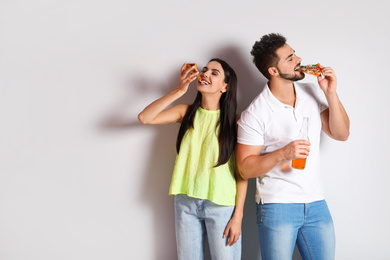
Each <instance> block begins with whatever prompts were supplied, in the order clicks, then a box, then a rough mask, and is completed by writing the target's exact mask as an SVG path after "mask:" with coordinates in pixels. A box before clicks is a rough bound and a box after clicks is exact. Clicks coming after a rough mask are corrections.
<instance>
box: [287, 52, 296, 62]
mask: <svg viewBox="0 0 390 260" xmlns="http://www.w3.org/2000/svg"><path fill="white" fill-rule="evenodd" d="M294 54H295V50H294V52H293V53H292V54H290V55H288V56H287V58H286V60H288V59H289V58H290V57H292V56H293V55H294Z"/></svg>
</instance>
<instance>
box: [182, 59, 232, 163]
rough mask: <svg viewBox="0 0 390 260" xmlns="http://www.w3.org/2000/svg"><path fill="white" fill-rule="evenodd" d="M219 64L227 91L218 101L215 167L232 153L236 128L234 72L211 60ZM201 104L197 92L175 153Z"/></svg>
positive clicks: (219, 61)
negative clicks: (217, 145) (217, 152)
mask: <svg viewBox="0 0 390 260" xmlns="http://www.w3.org/2000/svg"><path fill="white" fill-rule="evenodd" d="M211 61H216V62H218V63H219V64H221V66H222V69H223V70H224V73H225V83H227V84H228V87H227V91H226V92H224V93H222V96H221V98H220V100H219V106H220V114H219V119H218V123H217V125H216V127H217V126H218V125H219V126H220V127H219V134H218V143H219V157H218V162H217V164H216V165H215V167H218V166H220V165H222V164H225V163H226V162H227V161H228V160H229V158H230V156H231V155H232V153H233V152H234V148H235V146H236V142H237V126H236V111H237V76H236V73H235V72H234V70H233V69H232V68H231V67H230V66H229V64H227V63H226V62H225V61H223V60H221V59H216V58H214V59H211V60H210V62H211ZM201 102H202V93H200V92H199V91H198V94H197V95H196V98H195V101H194V103H192V104H191V105H190V106H189V107H188V108H187V112H186V114H185V116H184V118H183V122H182V123H181V126H180V130H179V134H178V136H177V141H176V151H177V153H179V151H180V145H181V141H182V140H183V137H184V134H185V133H186V132H187V130H188V129H189V128H190V127H192V128H194V117H195V113H196V111H197V110H198V108H199V107H200V105H201Z"/></svg>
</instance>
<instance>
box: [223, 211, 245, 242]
mask: <svg viewBox="0 0 390 260" xmlns="http://www.w3.org/2000/svg"><path fill="white" fill-rule="evenodd" d="M241 224H242V218H239V217H238V218H234V216H233V217H232V218H231V219H230V221H229V223H228V224H227V226H226V228H225V232H224V233H223V237H224V238H225V237H228V239H227V243H226V245H227V246H232V245H234V244H235V243H236V242H237V240H238V239H239V238H240V235H241Z"/></svg>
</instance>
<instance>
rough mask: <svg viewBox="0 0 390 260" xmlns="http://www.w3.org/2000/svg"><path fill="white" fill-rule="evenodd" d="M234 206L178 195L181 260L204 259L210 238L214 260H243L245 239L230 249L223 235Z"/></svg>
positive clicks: (176, 209) (176, 224) (210, 247)
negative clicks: (243, 242) (242, 252)
mask: <svg viewBox="0 0 390 260" xmlns="http://www.w3.org/2000/svg"><path fill="white" fill-rule="evenodd" d="M233 211H234V206H220V205H217V204H214V203H213V202H211V201H209V200H202V199H196V198H191V197H188V196H187V195H184V194H179V195H176V196H175V227H176V244H177V256H178V259H179V260H202V259H204V246H205V241H206V237H207V240H208V245H209V249H210V256H211V259H213V260H239V259H241V237H240V239H239V240H238V241H237V242H236V243H235V244H234V245H233V246H227V245H226V242H227V238H223V233H224V231H225V228H226V226H227V224H228V223H229V221H230V218H231V217H232V215H233Z"/></svg>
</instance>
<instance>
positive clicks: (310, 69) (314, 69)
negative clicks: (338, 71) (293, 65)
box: [296, 63, 322, 77]
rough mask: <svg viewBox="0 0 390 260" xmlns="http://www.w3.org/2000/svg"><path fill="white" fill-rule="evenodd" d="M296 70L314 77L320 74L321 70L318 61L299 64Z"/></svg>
mask: <svg viewBox="0 0 390 260" xmlns="http://www.w3.org/2000/svg"><path fill="white" fill-rule="evenodd" d="M296 70H297V71H300V72H303V73H306V74H309V75H314V76H316V77H318V76H319V75H321V72H322V70H321V68H320V64H319V63H317V64H310V65H303V66H299V67H298V68H297V69H296Z"/></svg>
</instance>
